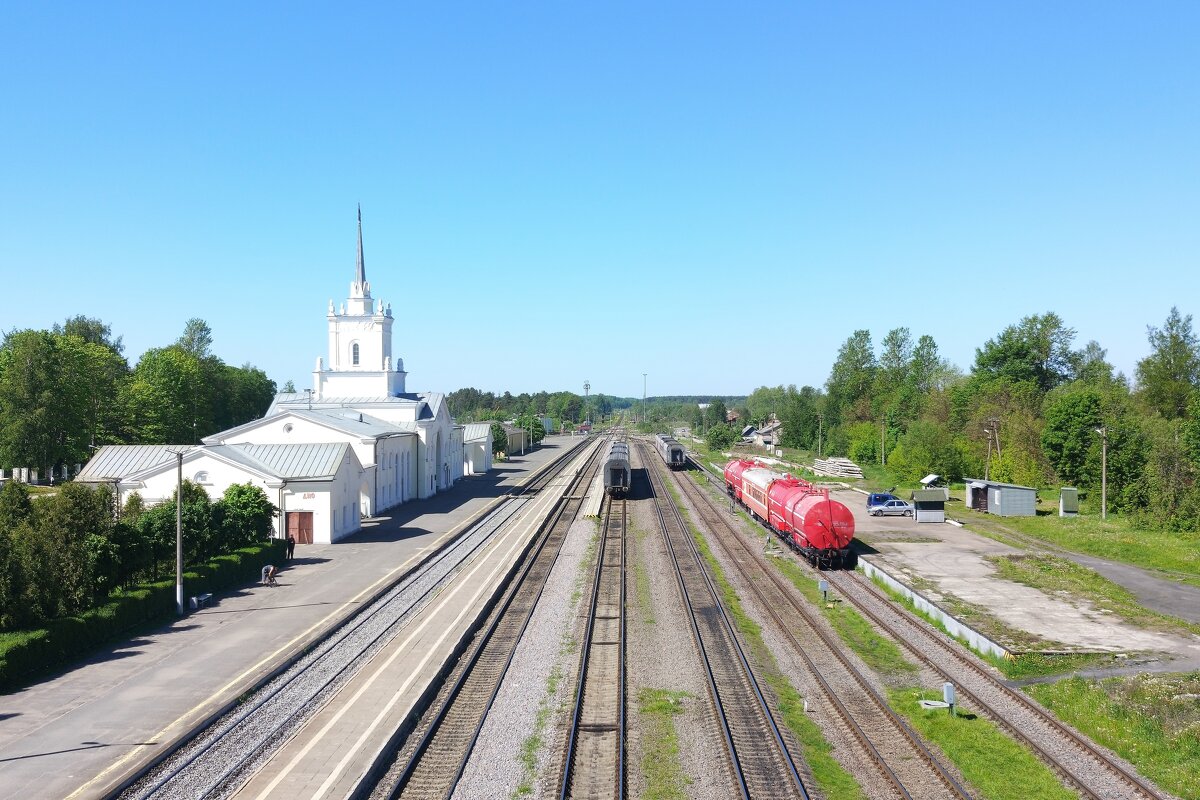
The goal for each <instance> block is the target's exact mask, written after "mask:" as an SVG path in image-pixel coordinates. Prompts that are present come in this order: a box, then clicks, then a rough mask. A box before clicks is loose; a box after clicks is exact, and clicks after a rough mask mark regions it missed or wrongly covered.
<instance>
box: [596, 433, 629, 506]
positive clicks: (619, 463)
mask: <svg viewBox="0 0 1200 800" xmlns="http://www.w3.org/2000/svg"><path fill="white" fill-rule="evenodd" d="M600 470H601V472H602V473H603V475H604V491H605V492H607V493H608V494H609V495H610V496H612V497H624V496H625V494H626V493H627V492H628V491H629V484H630V478H631V476H632V472H631V470H630V468H629V443H628V442H626V441H624V440H623V439H613V440H612V441H611V442H609V443H608V444H607V445H605V447H604V463H603V464H602V465H601V466H600Z"/></svg>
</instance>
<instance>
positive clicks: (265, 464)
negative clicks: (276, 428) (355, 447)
mask: <svg viewBox="0 0 1200 800" xmlns="http://www.w3.org/2000/svg"><path fill="white" fill-rule="evenodd" d="M205 450H207V451H208V452H210V453H212V454H213V455H216V456H224V457H225V458H227V459H229V460H230V461H235V462H237V463H239V464H243V465H245V466H247V467H250V468H251V469H255V470H258V471H259V472H265V473H267V474H268V475H273V476H275V477H277V478H288V479H297V478H331V477H333V475H334V474H335V473H336V472H337V471H338V467H340V466H341V464H342V461H343V460H344V459H345V458H346V455H347V453H348V451H349V450H350V445H349V444H347V443H346V442H336V443H328V444H218V445H212V446H210V447H206V448H205Z"/></svg>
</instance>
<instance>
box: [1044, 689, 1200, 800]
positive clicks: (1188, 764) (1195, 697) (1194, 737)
mask: <svg viewBox="0 0 1200 800" xmlns="http://www.w3.org/2000/svg"><path fill="white" fill-rule="evenodd" d="M1027 691H1028V692H1029V694H1031V695H1032V696H1033V697H1034V698H1036V699H1037V700H1038V701H1039V702H1040V703H1042V704H1043V705H1045V706H1046V707H1047V708H1049V709H1050V710H1051V711H1053V712H1054V713H1055V714H1056V715H1057V716H1058V717H1059V718H1060V719H1062V720H1064V721H1066V722H1068V723H1070V724H1071V725H1074V726H1075V727H1076V728H1078V729H1079V730H1080V731H1081V732H1083V733H1084V734H1086V735H1087V736H1089V737H1091V738H1092V739H1093V740H1094V741H1096V742H1098V743H1099V744H1102V745H1104V746H1105V747H1108V748H1110V749H1111V750H1114V751H1115V752H1116V753H1118V754H1119V755H1121V756H1122V757H1124V758H1125V759H1127V760H1128V761H1130V762H1131V763H1132V764H1134V765H1135V766H1136V767H1137V768H1138V771H1139V772H1141V773H1142V774H1143V775H1145V776H1146V777H1147V778H1149V779H1150V780H1152V781H1154V782H1155V783H1156V784H1158V786H1159V787H1160V788H1162V789H1166V790H1167V791H1170V792H1173V793H1174V794H1176V795H1178V796H1180V797H1200V672H1190V673H1183V674H1174V675H1148V674H1141V675H1136V676H1130V677H1123V678H1106V679H1104V680H1089V679H1084V678H1071V679H1068V680H1065V681H1060V682H1058V683H1054V684H1043V685H1040V686H1032V687H1030V688H1029V689H1028V690H1027Z"/></svg>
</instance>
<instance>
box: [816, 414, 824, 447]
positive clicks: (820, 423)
mask: <svg viewBox="0 0 1200 800" xmlns="http://www.w3.org/2000/svg"><path fill="white" fill-rule="evenodd" d="M824 433H825V415H824V414H823V413H821V412H820V411H818V412H817V458H820V457H821V444H822V442H821V436H822V434H824Z"/></svg>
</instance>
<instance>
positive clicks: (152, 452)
mask: <svg viewBox="0 0 1200 800" xmlns="http://www.w3.org/2000/svg"><path fill="white" fill-rule="evenodd" d="M185 447H188V445H176V444H109V445H105V446H104V447H101V448H100V449H99V450H97V451H96V455H94V456H92V460H91V461H89V462H88V463H87V464H86V465H85V466H84V468H83V470H82V471H81V472H80V473H79V475H78V476H77V477H76V478H75V480H77V481H80V482H82V483H97V482H107V481H111V480H113V479H114V478H124V477H126V476H127V475H132V474H134V473H135V472H141V471H142V470H144V469H148V468H150V467H154V466H158V465H159V464H165V463H167V462H169V461H174V460H175V454H174V453H172V452H171V451H172V450H179V449H181V448H185Z"/></svg>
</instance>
